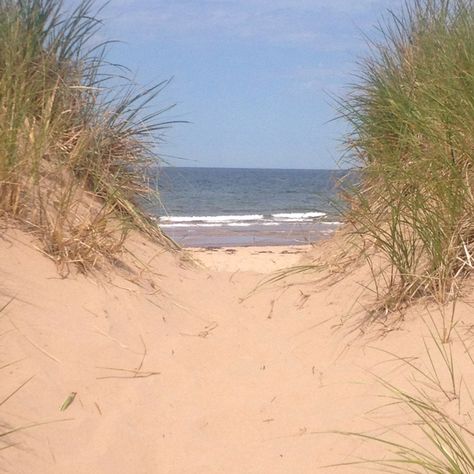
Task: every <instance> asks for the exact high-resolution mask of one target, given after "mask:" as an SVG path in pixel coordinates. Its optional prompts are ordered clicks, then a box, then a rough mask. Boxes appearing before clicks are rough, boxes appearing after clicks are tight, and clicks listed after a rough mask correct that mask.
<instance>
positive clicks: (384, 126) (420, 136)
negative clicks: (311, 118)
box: [340, 0, 474, 310]
mask: <svg viewBox="0 0 474 474" xmlns="http://www.w3.org/2000/svg"><path fill="white" fill-rule="evenodd" d="M378 37H379V38H380V40H379V41H375V42H372V43H371V55H370V57H368V58H367V59H365V60H364V61H362V62H361V64H360V73H359V75H358V78H357V81H356V84H355V85H353V86H352V89H351V92H350V94H349V96H348V98H347V100H344V101H341V103H340V112H341V115H342V116H343V117H344V118H345V119H347V120H348V121H349V123H350V125H351V129H352V132H351V133H350V134H349V135H348V136H347V137H346V142H345V143H346V152H347V155H346V157H347V158H348V159H349V161H350V162H351V163H352V164H353V165H355V167H356V168H357V170H358V173H359V175H360V176H361V181H360V184H358V185H357V186H353V187H351V188H350V189H348V190H347V192H346V198H347V199H348V201H349V204H350V206H349V207H350V210H349V211H348V212H347V216H346V217H347V220H348V221H349V222H350V223H351V224H352V226H353V228H354V229H355V231H354V233H355V234H356V236H359V237H360V236H362V238H363V239H364V240H369V241H370V242H372V243H373V244H374V245H375V246H376V247H377V248H378V249H379V250H380V251H381V253H382V254H383V255H384V257H386V259H387V261H388V263H389V264H388V266H387V267H386V268H385V269H383V270H382V271H381V272H378V271H377V272H375V273H374V276H375V277H376V278H377V279H378V281H379V286H378V287H380V288H384V290H383V292H382V294H381V295H380V296H381V300H382V302H383V304H384V305H385V308H386V309H388V310H391V309H397V308H399V307H400V306H401V305H404V304H406V303H408V302H410V301H411V300H413V299H414V298H418V297H420V296H431V297H435V299H436V300H437V301H438V302H440V303H443V302H445V301H447V300H448V299H450V298H451V297H453V296H455V295H456V294H457V292H458V291H459V288H460V283H461V282H462V280H463V278H464V277H466V276H467V275H468V274H469V273H470V271H471V270H472V269H473V267H474V220H473V216H474V194H473V183H474V181H473V180H474V174H473V170H472V166H473V163H474V138H473V133H472V130H473V129H474V3H473V2H472V0H414V1H411V2H407V3H406V4H405V6H404V8H403V9H402V11H401V12H400V13H398V14H397V13H393V12H389V14H388V17H387V18H386V19H385V21H384V22H383V23H381V24H380V26H379V29H378Z"/></svg>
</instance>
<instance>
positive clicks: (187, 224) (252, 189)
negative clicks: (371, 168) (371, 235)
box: [148, 167, 345, 247]
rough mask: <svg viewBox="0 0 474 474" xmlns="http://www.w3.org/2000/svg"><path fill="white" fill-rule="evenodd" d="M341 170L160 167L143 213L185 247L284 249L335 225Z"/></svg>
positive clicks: (320, 236) (336, 225)
mask: <svg viewBox="0 0 474 474" xmlns="http://www.w3.org/2000/svg"><path fill="white" fill-rule="evenodd" d="M344 174H345V172H344V171H341V170H282V169H237V168H168V167H166V168H161V169H160V170H159V171H157V173H156V176H154V177H153V179H154V181H155V184H156V185H157V186H158V189H159V191H160V202H159V203H158V202H155V203H153V204H152V205H151V206H150V207H149V208H148V211H149V212H150V213H151V214H152V215H154V216H155V217H156V218H157V219H158V221H159V223H160V226H161V228H162V229H163V230H164V231H165V232H166V233H167V234H168V235H169V236H170V237H172V238H173V239H175V240H176V241H177V242H178V243H180V244H182V245H184V246H189V247H196V246H199V247H203V246H204V247H219V246H238V245H288V244H293V245H295V244H304V243H308V242H311V241H314V240H319V239H321V238H323V237H325V236H327V235H329V234H330V233H332V232H333V231H334V230H335V229H336V228H337V227H338V226H339V225H340V220H341V218H340V214H339V211H338V208H340V205H341V204H340V202H338V200H337V191H336V182H337V180H338V179H340V178H341V177H342V176H343V175H344Z"/></svg>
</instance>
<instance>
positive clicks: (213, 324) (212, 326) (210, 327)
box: [180, 321, 219, 339]
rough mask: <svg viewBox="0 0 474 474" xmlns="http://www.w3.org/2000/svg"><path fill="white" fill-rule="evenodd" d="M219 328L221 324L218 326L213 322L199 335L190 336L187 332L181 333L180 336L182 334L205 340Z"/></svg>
mask: <svg viewBox="0 0 474 474" xmlns="http://www.w3.org/2000/svg"><path fill="white" fill-rule="evenodd" d="M218 326H219V324H217V323H216V322H215V321H213V322H212V323H211V324H209V325H208V326H206V327H205V328H204V329H203V330H202V331H201V332H198V333H197V334H188V333H185V332H180V334H181V336H189V337H202V338H203V339H205V338H206V337H207V336H209V334H211V332H212V331H214V329H216V328H217V327H218Z"/></svg>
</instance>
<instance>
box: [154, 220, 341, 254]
mask: <svg viewBox="0 0 474 474" xmlns="http://www.w3.org/2000/svg"><path fill="white" fill-rule="evenodd" d="M340 227H341V223H339V222H317V223H315V222H311V223H285V224H280V225H278V226H275V227H273V226H272V227H269V226H265V225H259V224H248V225H246V226H241V227H232V226H202V227H199V226H194V227H172V228H169V227H168V228H164V229H163V230H164V232H165V233H166V234H167V235H168V236H170V237H171V238H172V239H173V240H174V241H175V242H177V243H178V244H180V245H181V246H182V247H184V248H203V247H205V248H223V247H268V246H272V247H282V246H287V245H289V246H295V245H311V244H313V243H317V242H320V241H322V240H326V239H328V238H330V237H331V236H332V235H333V234H334V232H336V230H337V229H339V228H340Z"/></svg>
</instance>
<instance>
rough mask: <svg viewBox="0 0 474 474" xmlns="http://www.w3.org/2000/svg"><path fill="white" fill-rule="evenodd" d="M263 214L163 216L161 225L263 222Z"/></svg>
mask: <svg viewBox="0 0 474 474" xmlns="http://www.w3.org/2000/svg"><path fill="white" fill-rule="evenodd" d="M263 218H264V217H263V215H261V214H248V215H235V216H162V217H160V222H161V223H185V222H188V223H190V224H191V223H219V224H220V223H230V222H242V221H259V220H263Z"/></svg>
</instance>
